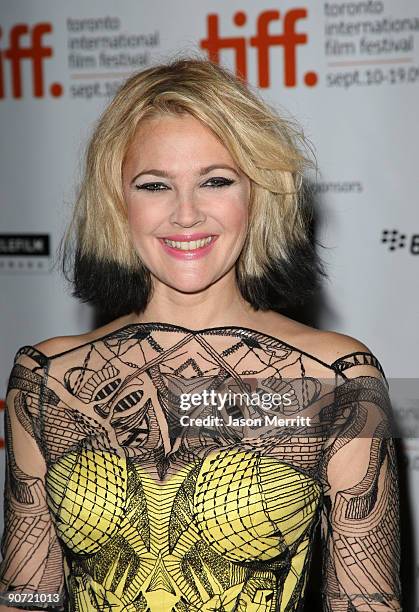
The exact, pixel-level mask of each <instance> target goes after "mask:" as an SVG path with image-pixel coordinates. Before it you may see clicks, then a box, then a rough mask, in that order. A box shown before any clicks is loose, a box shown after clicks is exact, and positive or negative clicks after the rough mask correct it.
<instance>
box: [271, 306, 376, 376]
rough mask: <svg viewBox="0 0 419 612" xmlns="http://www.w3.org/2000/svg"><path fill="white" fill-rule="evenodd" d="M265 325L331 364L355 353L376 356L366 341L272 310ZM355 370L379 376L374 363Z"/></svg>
mask: <svg viewBox="0 0 419 612" xmlns="http://www.w3.org/2000/svg"><path fill="white" fill-rule="evenodd" d="M266 325H267V326H268V329H269V333H270V334H271V335H272V336H274V337H277V338H280V339H281V340H284V342H287V343H288V344H290V345H291V346H294V347H296V348H299V349H301V351H304V352H305V353H307V354H309V355H312V356H313V357H316V358H317V359H319V360H321V361H322V362H324V363H326V364H328V365H332V364H333V363H334V362H335V361H337V360H338V359H340V358H342V357H345V356H349V355H351V354H353V353H368V354H372V355H373V356H374V358H375V359H376V358H377V357H376V356H375V355H374V354H373V352H372V351H371V349H370V348H369V347H368V346H367V345H366V344H364V342H362V341H361V340H358V339H357V338H354V337H353V336H349V335H347V334H343V333H341V332H337V331H333V330H321V329H317V328H315V327H311V326H309V325H305V324H303V323H300V322H299V321H295V320H293V319H290V318H289V317H285V316H283V315H280V314H278V313H275V314H274V313H272V314H271V316H270V317H269V318H267V319H266ZM360 361H363V360H362V359H360ZM367 361H368V360H367ZM352 373H353V374H355V373H356V374H357V375H362V374H365V375H368V373H369V374H370V375H375V376H377V375H379V374H378V371H377V368H375V366H372V365H365V364H362V365H356V366H352V367H351V375H352Z"/></svg>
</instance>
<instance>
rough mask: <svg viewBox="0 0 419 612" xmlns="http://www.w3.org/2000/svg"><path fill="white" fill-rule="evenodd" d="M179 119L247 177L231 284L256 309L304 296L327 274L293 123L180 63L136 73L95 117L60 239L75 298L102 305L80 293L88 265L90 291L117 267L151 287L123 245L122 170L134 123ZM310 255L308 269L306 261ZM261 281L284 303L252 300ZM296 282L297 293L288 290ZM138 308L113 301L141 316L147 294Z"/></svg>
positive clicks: (215, 69)
mask: <svg viewBox="0 0 419 612" xmlns="http://www.w3.org/2000/svg"><path fill="white" fill-rule="evenodd" d="M177 113H189V114H190V115H192V116H193V117H195V118H196V119H198V120H199V121H201V122H202V123H203V124H205V125H206V126H207V127H209V128H210V129H211V130H212V131H213V133H214V134H215V135H216V136H217V137H218V138H219V139H220V141H221V142H222V143H223V144H224V146H226V148H227V149H228V150H229V152H230V154H231V156H232V157H233V159H234V160H235V162H236V163H237V164H238V166H239V167H240V168H241V170H242V171H243V172H244V173H245V174H246V175H247V176H248V177H249V179H250V182H251V194H250V205H249V225H248V233H247V236H246V240H245V243H244V246H243V249H242V252H241V254H240V256H239V258H238V261H237V263H236V278H237V282H238V285H239V287H240V289H241V292H242V294H243V295H244V297H245V299H247V300H248V301H250V302H251V303H253V304H254V306H255V307H256V308H262V309H267V308H275V304H277V305H280V306H282V307H283V306H284V305H285V303H284V302H287V303H290V302H293V301H301V299H299V298H301V297H302V295H303V294H304V296H305V295H306V294H307V293H311V292H312V290H313V288H314V286H315V285H316V283H315V280H314V276H315V275H316V271H317V272H318V271H320V272H321V273H322V274H324V272H323V271H322V270H321V269H320V268H321V266H320V262H319V260H316V255H315V253H314V250H313V249H310V242H309V236H308V222H309V221H310V219H311V212H310V211H309V210H308V208H307V207H306V206H305V199H304V194H303V189H302V184H303V183H302V179H303V173H304V171H305V169H306V168H307V167H308V166H313V165H314V164H313V162H312V161H310V160H309V158H308V156H306V155H305V154H304V153H303V149H307V146H306V140H305V138H304V136H303V134H302V132H301V130H300V129H299V128H298V127H297V126H296V125H295V124H294V123H293V122H291V121H290V120H286V119H284V118H282V117H280V116H279V114H278V113H277V112H276V111H275V110H274V109H273V108H271V107H270V106H269V105H268V104H267V103H266V102H264V101H263V100H262V99H261V98H260V97H259V96H258V95H257V94H256V93H255V92H254V91H252V90H251V89H250V87H249V86H247V85H246V84H245V83H244V82H243V81H242V80H241V79H240V78H238V77H236V76H234V75H233V74H232V73H230V72H229V71H228V70H227V69H225V68H222V67H221V66H219V65H217V64H215V63H213V62H211V61H209V60H205V59H202V58H195V57H187V58H177V59H174V60H172V61H170V62H168V63H166V64H159V65H156V66H153V67H151V68H148V69H146V70H143V71H141V72H138V73H136V74H134V75H133V76H131V77H130V78H129V79H128V80H127V81H126V82H125V83H124V84H123V85H122V86H121V88H120V89H119V90H118V92H117V94H116V95H115V97H114V99H113V100H112V101H111V103H110V104H109V105H108V107H107V108H106V109H105V111H104V112H103V114H102V116H101V118H100V119H99V121H98V123H97V125H96V128H95V130H94V132H93V135H92V137H91V139H90V142H89V145H88V148H87V155H86V164H85V174H84V179H83V181H82V183H81V187H80V191H79V194H78V198H77V201H76V204H75V207H74V211H73V216H72V219H71V222H70V224H69V226H68V228H67V232H66V234H65V236H64V238H63V243H64V249H63V270H64V274H65V275H66V276H67V268H66V261H67V259H68V256H69V253H70V251H71V248H72V246H71V242H72V239H73V235H74V237H75V246H76V249H75V250H76V260H75V263H74V264H72V267H73V271H74V278H73V279H71V282H72V283H73V284H74V286H75V291H74V292H73V295H76V296H77V297H80V298H82V299H83V300H84V301H90V302H93V303H96V304H98V305H101V302H103V301H104V297H103V296H102V297H100V296H99V295H97V296H96V297H94V294H95V291H93V289H92V288H90V289H89V290H87V287H86V286H85V283H86V281H87V279H88V278H90V280H91V279H92V277H93V272H92V271H91V272H90V273H89V272H88V270H87V269H86V266H87V268H89V266H90V267H91V268H92V270H93V269H95V270H96V276H97V275H98V274H99V271H98V266H100V265H102V270H103V271H102V273H101V274H99V278H96V280H95V283H96V284H97V283H101V282H102V283H103V284H105V285H107V284H108V285H109V283H110V281H109V279H108V280H106V279H102V278H100V276H101V275H102V274H103V273H106V272H105V270H108V272H107V273H108V274H110V273H111V270H113V272H114V273H115V274H117V273H118V270H119V271H122V270H123V271H124V274H125V276H126V277H127V279H128V277H129V275H130V274H134V275H137V277H136V278H137V281H138V279H139V278H141V279H143V281H144V284H146V285H148V288H150V287H151V284H150V278H149V277H148V278H147V274H149V273H148V271H147V270H146V268H145V266H144V264H143V263H142V261H141V260H140V258H139V255H138V253H137V252H136V250H135V248H134V247H133V244H132V242H131V239H130V238H129V236H130V232H129V228H128V221H127V211H126V205H125V202H124V198H123V191H122V165H123V161H124V157H125V155H126V152H127V150H128V148H129V146H130V143H131V141H132V139H133V137H134V134H135V132H136V129H137V127H138V125H139V123H140V122H141V121H143V120H145V119H148V118H152V117H155V116H159V115H164V114H177ZM309 256H311V257H312V259H313V261H314V265H313V266H312V265H309V263H308V257H309ZM296 258H297V259H298V258H301V264H302V267H300V268H298V261H297V260H296ZM83 267H84V268H83ZM303 268H304V270H303ZM281 271H282V281H281V278H280V277H281ZM275 274H276V275H277V276H276V278H275V279H274V278H273V277H272V275H275ZM138 275H139V276H138ZM267 276H270V277H271V284H272V283H273V285H272V287H271V294H272V291H273V293H275V292H278V291H279V292H280V293H281V294H282V298H285V300H284V299H282V301H281V296H279V295H277V296H276V298H275V299H274V302H272V298H273V297H274V296H273V295H271V298H269V299H267V298H266V297H265V301H264V302H263V300H262V302H261V301H260V296H259V301H258V296H257V295H255V292H256V293H257V292H259V293H260V288H261V287H262V286H264V285H266V278H267ZM310 276H311V277H312V278H309V277H310ZM286 277H288V278H287V281H286V282H284V281H285V280H286ZM67 278H68V277H67ZM114 280H115V279H114ZM293 281H295V284H294V288H293V287H292V286H289V285H290V283H291V285H292V284H293ZM297 282H299V283H300V286H297ZM287 283H288V286H287ZM120 289H121V290H122V286H120ZM96 292H97V291H96ZM145 293H147V291H146V292H145ZM92 298H93V299H92ZM293 298H294V299H293ZM107 299H113V302H114V303H115V304H116V302H118V301H120V299H121V296H116V295H113V296H112V295H111V293H110V286H109V287H108V289H107ZM131 301H132V300H131ZM137 301H138V300H137ZM139 301H140V302H141V303H140V304H135V303H134V302H135V299H134V302H132V303H131V304H130V305H128V304H126V305H125V306H123V305H122V304H120V306H119V307H118V308H117V311H118V312H125V311H128V310H129V308H131V309H134V310H137V311H141V310H143V309H144V308H145V305H146V304H145V303H144V296H143V297H142V301H141V300H139ZM280 302H281V303H280ZM102 305H103V304H102ZM115 312H116V311H115Z"/></svg>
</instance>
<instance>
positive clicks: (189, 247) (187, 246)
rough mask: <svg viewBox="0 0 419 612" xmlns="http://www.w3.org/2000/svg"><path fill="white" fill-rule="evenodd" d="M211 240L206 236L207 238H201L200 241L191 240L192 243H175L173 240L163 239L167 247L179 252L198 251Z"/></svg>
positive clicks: (210, 237)
mask: <svg viewBox="0 0 419 612" xmlns="http://www.w3.org/2000/svg"><path fill="white" fill-rule="evenodd" d="M211 240H212V236H208V238H202V240H193V241H192V242H177V241H176V242H175V241H173V240H167V239H166V238H164V242H165V243H166V244H168V245H169V246H171V247H173V248H175V249H180V250H181V251H193V250H194V249H199V248H201V247H203V246H205V245H206V244H209V243H210V242H211Z"/></svg>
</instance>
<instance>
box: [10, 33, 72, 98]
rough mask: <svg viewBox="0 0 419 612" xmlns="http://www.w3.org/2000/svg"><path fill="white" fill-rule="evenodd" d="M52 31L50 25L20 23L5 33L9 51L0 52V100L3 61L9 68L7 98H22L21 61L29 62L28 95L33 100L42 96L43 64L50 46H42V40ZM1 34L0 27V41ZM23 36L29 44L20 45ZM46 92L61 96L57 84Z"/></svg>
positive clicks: (60, 88)
mask: <svg viewBox="0 0 419 612" xmlns="http://www.w3.org/2000/svg"><path fill="white" fill-rule="evenodd" d="M51 32H52V25H51V24H50V23H37V24H35V25H34V26H33V27H32V28H30V27H29V26H28V25H26V24H24V23H18V24H16V25H14V26H13V27H12V28H11V29H10V32H9V48H8V49H5V50H0V99H1V98H4V97H5V96H6V93H5V81H6V77H5V64H6V62H5V60H8V62H9V65H10V84H11V95H12V97H13V98H22V97H23V93H22V89H23V84H22V81H23V79H22V62H23V61H24V60H29V62H30V66H31V72H32V95H33V96H34V97H35V98H42V97H43V96H44V61H45V59H46V58H49V57H52V55H53V50H52V47H48V46H46V45H45V44H44V42H43V38H44V36H45V35H46V34H50V33H51ZM2 35H3V31H2V29H1V28H0V38H1V37H2ZM23 37H28V38H29V44H24V43H23V42H22V38H23ZM49 92H50V94H51V95H52V96H54V97H55V98H57V97H59V96H61V95H62V93H63V87H62V85H61V84H60V83H52V84H51V86H50V88H49Z"/></svg>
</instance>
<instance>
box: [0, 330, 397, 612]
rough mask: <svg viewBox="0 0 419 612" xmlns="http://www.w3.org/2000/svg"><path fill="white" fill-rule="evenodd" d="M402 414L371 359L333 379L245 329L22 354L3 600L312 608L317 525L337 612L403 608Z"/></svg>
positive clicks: (13, 397) (57, 604)
mask: <svg viewBox="0 0 419 612" xmlns="http://www.w3.org/2000/svg"><path fill="white" fill-rule="evenodd" d="M351 372H353V373H354V375H352V376H351ZM362 372H368V373H369V374H368V375H362ZM355 374H357V375H355ZM360 374H361V375H360ZM204 391H205V392H206V393H204ZM220 398H223V399H220ZM261 398H262V399H263V401H261ZM390 416H391V407H390V404H389V396H388V383H387V380H386V378H385V376H384V373H383V370H382V367H381V365H380V364H379V362H378V360H377V359H376V357H375V356H374V355H373V354H372V353H368V352H356V353H351V354H348V355H345V356H344V357H341V358H339V359H337V360H336V361H335V362H334V363H332V364H327V363H325V362H323V361H322V360H320V359H318V358H316V357H315V356H314V355H310V354H308V353H306V352H304V351H302V350H299V349H298V348H296V347H293V346H291V345H289V344H287V343H285V342H283V341H281V340H280V339H277V338H274V337H272V336H270V335H267V334H264V333H259V332H257V331H255V330H252V329H248V328H243V327H218V328H207V329H203V330H190V329H186V328H184V327H180V326H176V325H171V324H167V323H138V324H133V325H127V326H125V327H123V328H121V329H118V330H116V331H113V332H112V333H110V334H108V335H106V336H104V337H101V338H99V339H96V340H94V341H92V342H89V343H86V344H83V345H82V346H79V347H77V348H73V349H70V350H67V351H64V352H62V353H59V354H56V355H53V356H46V355H44V354H43V353H41V352H40V351H39V350H37V349H35V348H34V347H32V346H23V347H21V348H20V349H19V350H18V351H17V353H16V356H15V360H14V364H13V369H12V372H11V374H10V379H9V385H8V393H7V403H6V414H5V430H6V451H7V456H6V465H7V469H6V486H5V528H4V533H3V538H2V542H1V547H2V554H3V561H2V564H1V566H0V591H1V593H2V602H6V601H9V602H11V601H13V604H12V603H9V605H13V606H14V607H17V608H19V607H21V608H23V609H25V608H26V609H30V610H33V609H38V607H39V608H40V609H54V608H55V609H56V610H69V611H80V612H94V611H101V612H104V611H109V612H110V611H112V612H122V611H124V612H134V611H141V612H146V611H150V612H160V611H161V612H166V611H167V612H169V611H176V612H210V611H211V612H215V611H220V612H221V611H222V612H233V611H234V612H244V611H246V612H268V611H269V612H273V611H280V612H291V611H296V610H302V609H303V605H304V593H305V586H306V583H307V576H308V571H309V566H310V561H311V556H312V555H311V551H312V544H313V536H314V533H315V529H316V527H317V525H319V529H320V532H321V538H322V548H323V557H322V563H323V582H322V585H319V589H320V588H321V589H322V592H323V602H324V609H325V610H328V611H333V612H335V611H336V612H344V611H345V612H349V611H353V610H363V611H364V610H365V611H367V610H368V611H370V610H374V611H382V610H400V609H401V608H400V604H399V601H400V599H399V597H400V594H399V577H398V569H399V554H400V552H399V533H398V529H399V522H398V494H397V477H396V463H395V454H394V446H393V440H392V437H391V432H390ZM315 562H316V563H317V562H320V560H318V559H316V560H315ZM31 594H32V596H31V597H29V595H31ZM41 595H42V597H41ZM35 596H36V597H35ZM57 600H58V601H57Z"/></svg>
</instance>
